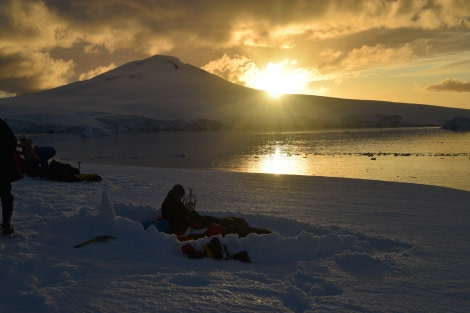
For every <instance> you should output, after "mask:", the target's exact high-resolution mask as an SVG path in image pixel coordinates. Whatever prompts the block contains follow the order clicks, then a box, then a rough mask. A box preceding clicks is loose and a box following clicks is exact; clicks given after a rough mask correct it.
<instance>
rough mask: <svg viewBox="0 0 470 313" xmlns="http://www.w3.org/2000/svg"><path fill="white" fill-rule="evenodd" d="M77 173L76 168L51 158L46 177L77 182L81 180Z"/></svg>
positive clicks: (78, 172)
mask: <svg viewBox="0 0 470 313" xmlns="http://www.w3.org/2000/svg"><path fill="white" fill-rule="evenodd" d="M79 174H80V171H79V170H78V168H75V167H72V166H71V165H70V164H66V163H61V162H58V161H56V160H52V161H51V164H50V165H49V169H48V171H47V178H48V179H50V180H55V181H65V182H78V181H81V180H80V178H79V177H78V175H79Z"/></svg>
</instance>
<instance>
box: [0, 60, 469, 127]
mask: <svg viewBox="0 0 470 313" xmlns="http://www.w3.org/2000/svg"><path fill="white" fill-rule="evenodd" d="M0 116H1V117H2V118H4V119H5V120H7V122H9V123H10V125H11V126H12V128H13V129H14V130H15V132H24V133H44V132H53V133H55V132H67V133H81V132H84V131H89V130H93V131H94V132H98V133H99V132H108V133H109V132H123V131H158V130H168V129H182V130H195V129H196V130H198V129H233V128H235V129H247V128H248V129H253V128H255V129H260V128H261V129H285V130H287V129H308V128H323V127H357V126H367V127H370V126H372V127H373V126H396V125H442V124H444V123H445V122H446V121H448V120H450V119H452V118H455V117H458V116H470V110H462V109H452V108H442V107H435V106H426V105H416V104H405V103H392V102H382V101H365V100H348V99H338V98H328V97H319V96H311V95H284V96H283V97H281V98H280V99H273V98H270V97H269V96H267V95H266V93H265V92H263V91H259V90H254V89H250V88H246V87H243V86H240V85H237V84H233V83H230V82H228V81H225V80H223V79H222V78H220V77H218V76H215V75H212V74H210V73H208V72H205V71H203V70H201V69H199V68H197V67H194V66H192V65H189V64H185V63H183V62H181V61H180V60H178V59H176V58H174V57H171V56H162V55H157V56H154V57H150V58H148V59H144V60H140V61H134V62H130V63H127V64H124V65H123V66H120V67H118V68H116V69H114V70H111V71H109V72H106V73H104V74H101V75H99V76H96V77H95V78H93V79H90V80H86V81H80V82H75V83H72V84H69V85H66V86H62V87H58V88H55V89H51V90H47V91H43V92H40V93H36V94H31V95H24V96H17V97H12V98H4V99H0Z"/></svg>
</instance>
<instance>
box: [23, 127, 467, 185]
mask: <svg viewBox="0 0 470 313" xmlns="http://www.w3.org/2000/svg"><path fill="white" fill-rule="evenodd" d="M32 138H33V140H34V141H35V143H36V144H38V145H50V146H55V147H56V150H57V158H60V159H62V160H63V161H66V162H69V163H71V164H73V163H75V165H76V162H82V163H81V166H82V170H86V163H87V162H92V163H108V164H116V165H136V166H154V167H179V168H202V169H216V170H226V171H238V172H254V173H273V174H296V175H310V176H313V175H316V176H334V177H348V178H361V179H373V180H386V181H397V182H411V183H419V184H429V185H437V186H445V187H451V188H456V189H463V190H468V191H470V133H455V132H451V131H447V130H442V129H439V128H400V129H396V128H394V129H359V130H328V131H308V132H285V133H249V132H190V133H188V132H161V133H152V134H133V135H128V134H122V135H113V136H108V137H100V138H80V137H78V136H76V135H43V136H35V137H32Z"/></svg>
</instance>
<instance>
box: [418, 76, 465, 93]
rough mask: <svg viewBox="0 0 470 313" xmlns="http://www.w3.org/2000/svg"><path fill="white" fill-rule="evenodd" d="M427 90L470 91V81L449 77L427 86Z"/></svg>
mask: <svg viewBox="0 0 470 313" xmlns="http://www.w3.org/2000/svg"><path fill="white" fill-rule="evenodd" d="M425 90H428V91H454V92H470V82H467V81H460V80H457V79H452V78H447V79H446V80H443V81H440V82H437V83H435V84H432V85H429V86H427V87H425Z"/></svg>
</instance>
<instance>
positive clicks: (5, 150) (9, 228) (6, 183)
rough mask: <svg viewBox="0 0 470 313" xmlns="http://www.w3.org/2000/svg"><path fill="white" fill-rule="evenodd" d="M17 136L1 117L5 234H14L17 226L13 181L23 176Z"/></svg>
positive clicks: (0, 181)
mask: <svg viewBox="0 0 470 313" xmlns="http://www.w3.org/2000/svg"><path fill="white" fill-rule="evenodd" d="M15 153H16V137H15V135H14V134H13V132H12V130H11V128H10V126H8V124H7V123H6V122H5V121H4V120H2V119H0V198H1V201H2V218H3V220H2V231H3V234H4V235H7V234H12V233H14V232H15V228H14V227H13V225H12V224H11V216H12V214H13V200H14V197H13V195H12V193H11V183H12V182H14V181H16V180H18V179H21V178H23V175H22V174H21V171H20V169H19V167H18V163H17V162H16V159H15V155H14V154H15Z"/></svg>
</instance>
